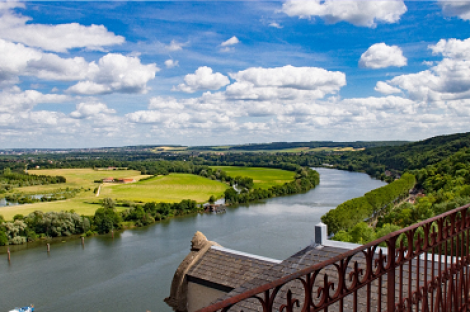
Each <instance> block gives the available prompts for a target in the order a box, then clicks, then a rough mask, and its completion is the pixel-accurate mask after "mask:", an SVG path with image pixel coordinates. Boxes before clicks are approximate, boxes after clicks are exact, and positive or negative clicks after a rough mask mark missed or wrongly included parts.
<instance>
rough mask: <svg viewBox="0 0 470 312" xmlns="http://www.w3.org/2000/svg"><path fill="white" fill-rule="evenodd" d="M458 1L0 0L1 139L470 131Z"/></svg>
mask: <svg viewBox="0 0 470 312" xmlns="http://www.w3.org/2000/svg"><path fill="white" fill-rule="evenodd" d="M469 23H470V2H450V1H434V2H424V1H413V2H402V1H367V0H363V1H354V0H349V1H348V0H344V1H339V0H335V1H331V0H330V1H328V0H327V1H321V2H319V1H313V0H312V1H302V0H289V1H285V2H281V1H279V2H276V1H269V2H256V1H248V2H241V1H238V2H226V1H223V2H216V1H207V2H205V1H175V2H159V1H158V2H80V1H76V2H55V1H48V2H0V55H2V59H0V90H1V91H0V131H1V133H2V135H1V137H0V146H2V147H4V148H11V147H91V146H122V145H137V144H183V145H217V144H239V143H255V142H273V141H312V140H333V141H347V140H350V141H355V140H419V139H424V138H427V137H431V136H434V135H439V134H446V133H455V132H467V131H470V126H469V125H468V124H469V123H468V119H469V116H470V39H468V38H470V27H469V26H470V25H469Z"/></svg>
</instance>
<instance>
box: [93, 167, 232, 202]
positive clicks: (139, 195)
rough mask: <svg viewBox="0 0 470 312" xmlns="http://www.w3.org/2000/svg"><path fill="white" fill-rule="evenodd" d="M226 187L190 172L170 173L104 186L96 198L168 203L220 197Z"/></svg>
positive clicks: (203, 200) (200, 200) (204, 200)
mask: <svg viewBox="0 0 470 312" xmlns="http://www.w3.org/2000/svg"><path fill="white" fill-rule="evenodd" d="M227 188H228V186H227V185H225V184H223V183H220V182H218V181H213V180H209V179H206V178H203V177H200V176H196V175H192V174H170V175H167V176H158V177H155V178H152V179H149V180H145V181H141V182H137V183H133V184H124V185H105V186H104V187H102V189H101V192H100V196H99V197H100V198H105V197H111V198H119V199H128V200H141V201H144V202H150V201H155V202H168V203H176V202H180V201H181V200H183V199H192V200H195V201H197V202H199V203H202V202H206V201H207V200H208V199H209V197H210V196H211V195H214V196H216V197H221V196H222V195H223V193H224V191H225V190H226V189H227Z"/></svg>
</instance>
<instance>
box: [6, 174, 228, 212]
mask: <svg viewBox="0 0 470 312" xmlns="http://www.w3.org/2000/svg"><path fill="white" fill-rule="evenodd" d="M29 173H30V174H38V175H61V176H64V177H65V178H66V179H67V183H65V184H52V185H38V186H27V187H22V188H17V189H15V192H23V193H30V194H38V193H41V194H47V193H49V192H51V191H53V190H57V189H59V188H62V189H65V188H66V187H69V188H81V187H83V188H84V189H85V190H84V191H82V192H80V193H79V194H77V196H76V197H75V198H71V199H68V200H62V201H55V202H45V203H35V204H26V205H11V206H6V207H0V215H3V216H4V217H5V219H6V220H12V219H13V217H14V216H15V215H16V214H23V215H27V214H29V213H31V212H34V211H36V210H40V211H43V212H48V211H64V210H68V211H70V210H72V209H73V210H75V212H76V213H78V214H84V215H87V216H92V215H94V213H95V211H96V209H98V208H100V207H101V205H100V204H99V200H100V199H103V198H106V197H111V198H114V199H123V200H134V201H143V202H151V201H155V202H169V203H174V202H180V201H182V200H183V199H192V200H195V201H197V202H198V203H203V202H207V200H208V199H209V197H210V196H211V195H214V196H216V197H221V196H222V195H223V193H224V191H225V190H226V189H227V188H228V187H229V186H227V185H226V184H223V183H220V182H217V181H212V180H209V179H206V178H203V177H200V176H196V175H190V174H170V175H168V176H159V177H155V178H152V179H149V180H145V181H141V182H139V181H138V180H140V179H143V178H147V177H150V176H148V175H141V174H140V171H133V170H115V171H95V170H93V169H54V170H29ZM107 177H113V178H133V179H135V180H136V181H138V182H134V183H129V184H102V186H101V190H100V195H99V196H98V197H97V196H96V194H94V193H93V190H94V188H95V187H98V186H99V184H98V183H94V181H95V180H101V179H103V178H107ZM88 189H90V190H88ZM119 209H127V208H118V210H119Z"/></svg>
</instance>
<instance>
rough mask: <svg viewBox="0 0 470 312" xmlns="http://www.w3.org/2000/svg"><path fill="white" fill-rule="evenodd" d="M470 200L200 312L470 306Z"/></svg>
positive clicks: (469, 308)
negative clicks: (467, 202)
mask: <svg viewBox="0 0 470 312" xmlns="http://www.w3.org/2000/svg"><path fill="white" fill-rule="evenodd" d="M469 207H470V205H466V206H463V207H460V208H457V209H454V210H451V211H448V212H446V213H444V214H441V215H439V216H436V217H433V218H431V219H427V220H425V221H423V222H420V223H417V224H414V225H412V226H410V227H407V228H404V229H402V230H399V231H396V232H393V233H391V234H389V235H387V236H385V237H382V238H380V239H377V240H375V241H373V242H371V243H369V244H366V245H363V246H360V247H358V248H356V249H353V250H350V251H347V252H345V253H343V254H340V255H338V256H336V257H333V258H330V259H328V260H327V261H323V262H321V263H318V264H315V265H312V266H310V267H308V268H305V269H302V270H299V271H297V272H295V273H293V274H289V275H287V276H284V277H282V278H280V279H277V280H275V281H273V282H271V283H268V284H265V285H262V286H259V287H256V288H254V289H251V290H248V291H246V292H243V293H241V294H238V295H236V296H234V297H231V298H228V299H225V300H223V301H220V302H218V303H215V304H213V305H211V306H209V307H206V308H203V309H201V310H199V311H198V312H215V311H221V312H226V311H240V312H241V311H243V312H248V311H263V312H271V311H279V312H293V311H302V312H315V311H326V312H328V311H339V312H342V311H367V312H370V311H388V312H392V311H425V312H427V311H431V312H437V311H439V312H447V311H470V298H469V291H470V289H469V286H470V272H469V269H470V257H469V248H470V242H469V238H470V213H469V212H468V209H469ZM408 242H410V243H409V244H408ZM379 245H382V246H386V247H385V248H384V249H382V248H380V246H379ZM389 255H393V256H391V257H390V256H389Z"/></svg>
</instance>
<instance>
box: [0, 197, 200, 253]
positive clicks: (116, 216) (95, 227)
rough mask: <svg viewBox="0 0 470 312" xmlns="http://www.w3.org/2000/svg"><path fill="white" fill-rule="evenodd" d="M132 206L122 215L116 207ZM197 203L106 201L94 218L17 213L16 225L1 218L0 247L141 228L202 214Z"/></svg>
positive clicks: (14, 218)
mask: <svg viewBox="0 0 470 312" xmlns="http://www.w3.org/2000/svg"><path fill="white" fill-rule="evenodd" d="M117 206H123V207H129V208H128V209H126V210H123V211H122V212H119V211H118V210H117V209H116V207H117ZM201 210H202V207H200V206H199V205H198V204H197V203H196V202H195V201H194V200H182V201H181V202H180V203H155V202H152V203H145V204H143V203H134V202H129V201H125V202H116V201H114V200H113V199H111V198H105V199H104V200H103V202H102V207H100V208H98V209H97V210H96V212H95V214H94V216H93V217H91V218H88V217H85V216H83V215H82V216H80V215H78V214H77V213H75V212H73V210H72V211H70V212H67V211H66V212H46V213H43V212H41V211H35V212H32V213H30V214H29V215H27V216H23V215H21V214H17V215H15V216H14V217H13V220H14V221H13V222H5V220H4V218H3V217H2V216H1V215H0V246H2V245H19V244H23V243H26V242H28V241H34V240H36V239H38V238H42V237H62V236H71V235H82V236H93V235H96V234H106V233H109V232H111V231H112V230H119V229H122V228H123V226H124V225H125V223H126V222H131V223H132V224H133V225H134V226H137V227H140V226H145V225H149V224H152V223H155V222H156V221H160V220H165V219H167V218H171V217H175V216H181V215H185V214H190V213H194V212H198V211H201Z"/></svg>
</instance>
